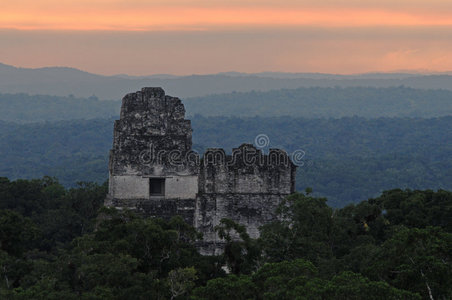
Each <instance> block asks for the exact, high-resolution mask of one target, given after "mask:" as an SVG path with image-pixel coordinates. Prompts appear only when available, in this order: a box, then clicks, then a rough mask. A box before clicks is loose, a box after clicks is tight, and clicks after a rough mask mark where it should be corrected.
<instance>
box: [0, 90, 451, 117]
mask: <svg viewBox="0 0 452 300" xmlns="http://www.w3.org/2000/svg"><path fill="white" fill-rule="evenodd" d="M182 100H183V102H184V104H185V107H186V110H187V115H188V116H194V115H197V114H199V115H203V116H236V117H253V116H263V117H275V116H293V117H297V118H298V117H303V118H341V117H351V116H360V117H365V118H379V117H423V118H431V117H440V116H447V115H452V91H449V90H423V89H412V88H408V87H389V88H370V87H367V88H366V87H348V88H319V87H316V88H314V87H312V88H298V89H292V90H289V89H284V90H272V91H267V92H255V91H253V92H243V93H229V94H220V95H211V96H206V97H196V98H182ZM120 107H121V102H120V101H119V100H117V101H100V100H98V99H97V98H96V97H93V96H92V97H89V98H75V97H61V96H59V97H58V96H45V95H28V94H0V120H4V121H11V122H17V123H26V122H39V121H58V120H72V119H94V118H108V117H111V116H117V115H119V110H120Z"/></svg>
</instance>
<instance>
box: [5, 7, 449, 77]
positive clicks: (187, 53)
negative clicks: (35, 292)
mask: <svg viewBox="0 0 452 300" xmlns="http://www.w3.org/2000/svg"><path fill="white" fill-rule="evenodd" d="M319 2H321V3H320V4H319ZM1 28H3V29H1ZM0 42H1V47H0V60H1V61H0V62H3V63H9V64H13V65H17V66H23V67H41V66H49V65H60V66H72V67H77V68H80V69H83V70H87V71H91V72H96V73H103V74H115V73H129V74H136V75H148V74H155V73H173V74H192V73H198V74H199V73H201V74H203V73H216V72H222V71H232V70H234V71H242V72H260V71H286V72H330V73H362V72H369V71H393V70H400V69H405V70H413V69H415V70H432V71H450V70H452V58H451V55H450V53H452V1H450V0H448V1H443V0H429V1H421V0H399V1H395V0H394V1H388V0H380V1H374V0H368V1H362V0H361V1H358V0H347V1H346V0H326V1H313V0H311V1H302V0H301V1H295V0H285V1H280V0H278V1H277V0H260V1H256V0H241V1H238V0H228V1H226V0H209V1H207V0H195V1H188V0H165V1H163V0H161V1H145V0H128V1H125V0H108V1H107V0H89V1H88V0H78V1H69V0H59V1H56V0H40V1H36V0H35V1H30V0H15V1H2V2H0Z"/></svg>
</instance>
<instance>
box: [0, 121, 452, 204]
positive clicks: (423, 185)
mask: <svg viewBox="0 0 452 300" xmlns="http://www.w3.org/2000/svg"><path fill="white" fill-rule="evenodd" d="M113 121H114V118H111V119H96V120H72V121H59V122H52V123H51V122H44V123H30V124H22V125H20V124H15V123H10V122H0V176H6V177H9V178H11V179H14V178H36V177H41V176H43V175H50V176H56V177H58V178H59V180H60V181H61V182H62V183H63V184H65V185H66V186H73V185H74V184H75V182H77V181H97V182H103V181H105V180H106V179H107V177H108V151H109V149H110V148H111V145H112V133H113ZM192 125H193V129H194V132H193V142H194V148H195V149H196V150H199V151H200V152H202V151H203V149H204V148H206V147H224V148H226V150H230V149H231V148H232V147H237V146H238V145H240V144H241V143H243V142H247V143H253V142H254V138H255V137H256V135H258V134H266V135H267V136H268V137H269V139H270V145H269V147H279V148H282V149H285V150H286V151H287V152H289V154H290V153H293V151H295V150H297V149H301V150H303V151H305V153H306V154H305V157H304V158H303V165H302V166H300V167H299V169H298V173H297V189H299V190H302V189H304V188H306V187H312V188H313V189H314V191H315V194H316V195H322V196H326V197H328V198H329V201H330V202H329V203H330V204H331V205H334V206H342V205H344V204H346V203H350V202H357V201H360V200H363V199H367V198H369V197H373V196H375V195H378V194H379V193H380V192H381V191H383V190H387V189H391V188H411V189H439V188H442V189H449V190H450V189H452V173H451V172H450V170H451V169H452V144H451V143H450V142H449V141H451V140H452V117H441V118H431V119H420V118H380V119H373V120H368V119H364V118H358V117H353V118H341V119H306V118H292V117H278V118H275V117H273V118H262V117H254V118H228V117H208V118H206V117H201V116H196V117H194V118H193V119H192ZM264 150H265V149H264Z"/></svg>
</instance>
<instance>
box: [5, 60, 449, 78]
mask: <svg viewBox="0 0 452 300" xmlns="http://www.w3.org/2000/svg"><path fill="white" fill-rule="evenodd" d="M0 67H7V68H14V69H17V70H35V71H45V70H58V69H60V70H72V71H78V72H82V73H87V74H91V75H97V76H103V77H119V78H150V77H153V78H161V79H171V78H181V77H190V76H213V75H225V76H234V77H237V76H257V77H271V75H280V76H281V75H287V76H289V77H287V78H288V79H289V78H297V76H310V75H311V76H339V77H353V76H369V75H386V74H387V75H397V74H400V75H413V76H429V75H452V70H450V71H435V70H424V69H401V70H390V71H366V72H359V73H333V72H332V73H328V72H302V71H299V72H287V71H280V70H266V71H260V72H244V71H235V70H230V71H218V72H216V73H187V74H171V73H149V74H144V75H138V74H128V73H115V74H102V73H96V72H92V71H87V70H83V69H81V68H77V67H72V66H58V65H50V66H42V67H22V66H15V65H12V64H7V63H3V62H0Z"/></svg>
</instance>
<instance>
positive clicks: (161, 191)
mask: <svg viewBox="0 0 452 300" xmlns="http://www.w3.org/2000/svg"><path fill="white" fill-rule="evenodd" d="M149 194H150V196H165V178H150V179H149Z"/></svg>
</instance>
